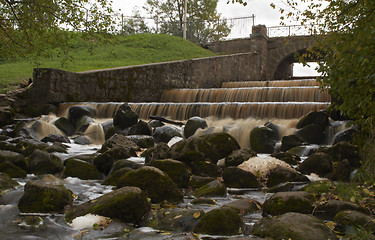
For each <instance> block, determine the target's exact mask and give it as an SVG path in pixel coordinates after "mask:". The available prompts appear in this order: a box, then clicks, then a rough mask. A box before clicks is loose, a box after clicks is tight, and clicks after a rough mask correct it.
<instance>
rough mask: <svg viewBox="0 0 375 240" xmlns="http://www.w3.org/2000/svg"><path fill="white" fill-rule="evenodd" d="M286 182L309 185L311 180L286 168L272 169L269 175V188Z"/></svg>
mask: <svg viewBox="0 0 375 240" xmlns="http://www.w3.org/2000/svg"><path fill="white" fill-rule="evenodd" d="M286 182H306V183H308V182H310V180H309V179H308V178H307V177H306V176H305V175H303V174H301V173H300V172H297V171H296V170H294V169H292V168H287V167H284V166H276V167H275V168H273V169H271V170H270V172H269V173H268V175H267V182H266V184H267V187H274V186H276V185H279V184H281V183H286Z"/></svg>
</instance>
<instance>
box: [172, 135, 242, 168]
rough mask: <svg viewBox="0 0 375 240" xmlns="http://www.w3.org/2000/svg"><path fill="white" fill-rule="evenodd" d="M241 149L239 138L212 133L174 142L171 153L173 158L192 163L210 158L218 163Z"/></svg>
mask: <svg viewBox="0 0 375 240" xmlns="http://www.w3.org/2000/svg"><path fill="white" fill-rule="evenodd" d="M237 149H240V145H239V144H238V142H237V140H236V139H235V138H234V137H232V136H231V135H229V134H228V133H223V132H221V133H212V134H206V135H202V136H199V137H191V138H189V139H186V140H182V141H180V142H178V143H176V144H174V145H173V146H172V147H171V148H170V149H169V153H170V154H171V156H172V158H173V159H176V160H179V161H182V162H185V163H190V162H193V161H198V160H203V161H205V160H210V161H211V162H212V163H214V164H216V163H217V161H218V160H219V159H222V158H225V157H227V156H228V155H229V154H231V153H232V152H233V151H234V150H237Z"/></svg>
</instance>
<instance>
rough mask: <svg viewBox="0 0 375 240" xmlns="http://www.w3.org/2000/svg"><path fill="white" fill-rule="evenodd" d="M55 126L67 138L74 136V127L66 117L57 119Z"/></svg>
mask: <svg viewBox="0 0 375 240" xmlns="http://www.w3.org/2000/svg"><path fill="white" fill-rule="evenodd" d="M54 125H55V126H56V127H57V128H58V129H59V130H60V131H61V132H63V133H64V134H65V135H66V136H72V135H73V134H74V131H75V128H74V125H73V124H72V123H71V122H70V121H69V120H68V119H67V118H65V117H61V118H59V119H57V120H56V121H55V122H54Z"/></svg>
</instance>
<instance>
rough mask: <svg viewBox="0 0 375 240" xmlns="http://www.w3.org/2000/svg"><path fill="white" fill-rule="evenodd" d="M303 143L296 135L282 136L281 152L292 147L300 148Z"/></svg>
mask: <svg viewBox="0 0 375 240" xmlns="http://www.w3.org/2000/svg"><path fill="white" fill-rule="evenodd" d="M304 142H305V139H303V138H302V137H300V136H298V135H296V134H293V135H289V136H284V137H283V138H282V140H281V151H283V152H285V151H288V150H289V149H292V148H294V147H298V146H301V145H302V144H303V143H304Z"/></svg>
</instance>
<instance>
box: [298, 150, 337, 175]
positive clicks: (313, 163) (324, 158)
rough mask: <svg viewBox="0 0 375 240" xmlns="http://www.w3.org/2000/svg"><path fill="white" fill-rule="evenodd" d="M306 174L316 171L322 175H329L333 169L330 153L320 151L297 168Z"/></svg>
mask: <svg viewBox="0 0 375 240" xmlns="http://www.w3.org/2000/svg"><path fill="white" fill-rule="evenodd" d="M297 170H298V171H300V172H301V173H304V174H310V173H316V174H318V175H319V176H321V177H325V176H327V175H328V174H329V173H330V172H331V171H332V170H333V167H332V162H331V159H330V156H329V155H328V154H325V153H322V152H318V153H314V154H312V155H310V156H309V157H308V158H307V159H306V160H305V161H303V162H302V163H301V165H299V166H298V168H297Z"/></svg>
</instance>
